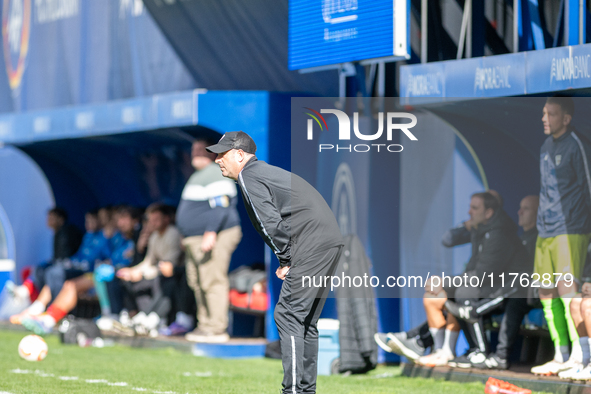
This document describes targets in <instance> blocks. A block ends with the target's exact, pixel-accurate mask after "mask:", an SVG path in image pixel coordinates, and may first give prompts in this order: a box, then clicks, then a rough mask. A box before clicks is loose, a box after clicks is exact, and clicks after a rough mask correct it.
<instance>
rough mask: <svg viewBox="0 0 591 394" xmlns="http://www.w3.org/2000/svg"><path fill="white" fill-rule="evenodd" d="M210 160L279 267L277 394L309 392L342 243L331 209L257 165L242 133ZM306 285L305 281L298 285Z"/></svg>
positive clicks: (297, 182) (283, 175) (305, 187)
mask: <svg viewBox="0 0 591 394" xmlns="http://www.w3.org/2000/svg"><path fill="white" fill-rule="evenodd" d="M207 150H208V151H210V152H213V153H217V154H218V157H217V159H216V163H218V164H219V166H220V169H221V170H222V175H224V176H225V177H228V178H231V179H234V180H236V181H237V182H238V185H239V186H240V190H241V191H242V197H243V200H244V204H245V206H246V210H247V212H248V216H249V217H250V221H251V222H252V224H253V225H254V227H255V229H256V230H257V231H258V233H259V234H260V235H261V237H262V238H263V240H264V241H265V243H266V244H267V245H268V246H269V247H270V248H271V249H272V250H273V252H274V253H275V255H276V256H277V258H278V259H279V263H280V267H279V268H277V272H276V274H277V276H278V277H279V278H280V279H282V280H284V282H283V286H282V288H281V294H280V296H279V300H278V301H277V306H276V307H275V322H276V323H277V328H278V330H279V338H280V342H281V355H282V359H283V360H282V361H283V373H284V375H283V392H284V393H292V394H296V393H314V392H316V372H317V366H316V360H317V358H318V329H317V328H316V323H317V321H318V318H319V317H320V312H322V308H323V306H324V301H325V299H326V295H327V293H328V288H327V287H325V286H318V285H319V279H321V278H324V277H325V276H329V275H332V274H333V273H334V271H335V269H336V266H337V264H338V261H339V257H340V253H341V248H342V246H343V239H342V236H341V233H340V230H339V227H338V225H337V222H336V219H335V217H334V215H333V213H332V211H331V209H330V208H329V207H328V205H327V204H326V201H324V199H323V198H322V196H321V195H320V193H318V191H316V189H314V188H313V187H312V186H311V185H310V184H308V183H307V182H306V181H305V180H303V179H302V178H301V177H299V176H297V175H295V174H292V173H290V172H288V171H285V170H283V169H281V168H279V167H275V166H272V165H269V164H267V163H265V162H263V161H258V160H257V158H256V156H255V155H254V153H255V152H256V145H255V143H254V141H253V140H252V138H250V136H249V135H248V134H246V133H244V132H242V131H233V132H229V133H226V134H224V135H223V136H222V138H221V139H220V140H219V142H218V143H217V144H216V145H213V146H210V147H208V148H207ZM306 278H309V279H306Z"/></svg>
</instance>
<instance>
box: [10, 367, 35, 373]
mask: <svg viewBox="0 0 591 394" xmlns="http://www.w3.org/2000/svg"><path fill="white" fill-rule="evenodd" d="M8 372H10V373H23V374H24V373H33V371H29V370H28V369H19V368H17V369H11V370H10V371H8Z"/></svg>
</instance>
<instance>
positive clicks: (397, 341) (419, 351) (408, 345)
mask: <svg viewBox="0 0 591 394" xmlns="http://www.w3.org/2000/svg"><path fill="white" fill-rule="evenodd" d="M387 336H388V339H389V341H388V345H389V346H390V348H391V349H392V352H394V353H396V354H399V355H401V356H404V357H406V358H408V359H409V360H411V361H415V360H417V359H418V358H419V357H422V356H423V355H424V354H425V348H424V347H423V346H421V345H420V344H419V341H418V339H417V338H406V333H404V332H397V333H388V334H387Z"/></svg>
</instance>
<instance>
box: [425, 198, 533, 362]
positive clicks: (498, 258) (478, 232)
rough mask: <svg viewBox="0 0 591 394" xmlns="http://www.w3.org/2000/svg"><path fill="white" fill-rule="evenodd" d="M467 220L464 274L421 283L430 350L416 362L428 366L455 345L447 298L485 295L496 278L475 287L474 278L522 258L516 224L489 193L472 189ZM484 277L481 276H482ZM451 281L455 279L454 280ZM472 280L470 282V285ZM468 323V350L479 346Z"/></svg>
mask: <svg viewBox="0 0 591 394" xmlns="http://www.w3.org/2000/svg"><path fill="white" fill-rule="evenodd" d="M469 215H470V224H471V228H472V230H471V231H472V236H471V243H472V257H471V258H470V261H469V262H468V265H467V266H466V269H465V271H464V274H462V275H461V276H458V277H454V278H455V281H454V278H449V277H448V278H447V279H445V280H443V279H442V278H438V277H435V278H431V279H430V280H428V281H427V283H426V286H425V290H426V291H425V296H424V298H423V301H424V302H423V304H424V307H425V311H426V313H427V323H428V327H429V328H428V330H429V332H430V334H431V336H432V338H433V342H434V344H433V347H432V353H431V354H430V355H428V356H423V357H420V358H419V359H418V360H417V362H418V363H420V364H423V365H428V366H437V365H446V364H447V363H448V362H450V361H452V360H454V358H455V345H456V341H457V337H458V334H459V331H460V322H459V321H458V319H456V318H455V317H454V316H453V315H452V314H450V313H448V314H447V316H445V315H444V310H445V303H446V301H447V299H448V298H452V299H455V300H456V301H457V302H458V303H459V304H463V303H464V302H465V301H468V300H478V299H481V298H486V297H488V296H490V295H491V294H492V293H494V292H495V291H497V290H498V288H499V287H500V281H494V282H493V286H491V283H490V279H489V281H488V282H487V281H486V280H485V283H483V284H482V286H479V285H480V283H478V284H477V286H476V287H474V286H473V285H474V284H476V281H480V280H482V277H483V276H484V275H486V278H488V276H489V275H490V274H492V275H493V276H497V277H498V275H499V274H501V273H503V272H507V271H510V267H512V266H516V265H517V263H518V262H519V261H520V260H521V261H523V260H524V259H525V251H524V249H523V246H522V245H521V240H520V239H519V237H518V236H517V226H516V225H515V223H514V222H513V221H512V220H511V219H510V218H509V217H508V216H507V214H506V213H505V212H504V211H503V210H502V208H501V207H500V204H499V200H498V199H497V198H495V197H494V196H493V195H492V194H491V193H488V192H486V193H476V194H474V195H473V196H472V199H471V202H470V210H469ZM486 278H485V279H486ZM454 282H455V283H454ZM471 284H472V286H471ZM469 328H470V326H469V325H468V332H467V333H466V334H467V335H466V337H467V339H468V341H469V344H470V345H471V348H472V350H474V349H476V348H479V349H480V348H483V349H481V351H483V352H484V351H486V349H485V344H482V343H479V342H478V341H477V340H476V339H475V338H473V337H472V335H470V330H469Z"/></svg>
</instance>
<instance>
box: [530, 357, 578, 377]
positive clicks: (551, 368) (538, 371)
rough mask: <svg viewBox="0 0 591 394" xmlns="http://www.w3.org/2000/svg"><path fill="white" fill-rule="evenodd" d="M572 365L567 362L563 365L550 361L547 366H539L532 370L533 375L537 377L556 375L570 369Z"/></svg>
mask: <svg viewBox="0 0 591 394" xmlns="http://www.w3.org/2000/svg"><path fill="white" fill-rule="evenodd" d="M571 366H572V365H571V364H568V361H567V362H564V363H561V362H558V361H556V360H552V361H548V362H547V363H546V364H542V365H538V366H537V367H533V368H532V369H531V373H533V374H535V375H545V376H550V375H556V374H558V373H559V372H562V371H565V370H567V369H569V368H570V367H571Z"/></svg>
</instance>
